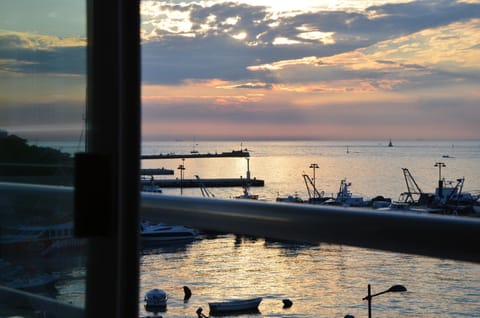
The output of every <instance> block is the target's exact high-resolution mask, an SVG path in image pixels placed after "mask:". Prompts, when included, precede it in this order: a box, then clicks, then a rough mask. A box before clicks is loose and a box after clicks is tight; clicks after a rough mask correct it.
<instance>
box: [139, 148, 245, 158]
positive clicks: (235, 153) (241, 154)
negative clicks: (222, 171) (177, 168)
mask: <svg viewBox="0 0 480 318" xmlns="http://www.w3.org/2000/svg"><path fill="white" fill-rule="evenodd" d="M246 157H250V153H249V152H248V151H247V150H246V149H245V150H232V151H229V152H220V153H217V152H215V153H210V152H208V153H198V152H193V153H189V154H176V153H173V152H172V153H166V154H162V153H161V154H157V155H142V156H141V157H140V158H141V159H187V158H246Z"/></svg>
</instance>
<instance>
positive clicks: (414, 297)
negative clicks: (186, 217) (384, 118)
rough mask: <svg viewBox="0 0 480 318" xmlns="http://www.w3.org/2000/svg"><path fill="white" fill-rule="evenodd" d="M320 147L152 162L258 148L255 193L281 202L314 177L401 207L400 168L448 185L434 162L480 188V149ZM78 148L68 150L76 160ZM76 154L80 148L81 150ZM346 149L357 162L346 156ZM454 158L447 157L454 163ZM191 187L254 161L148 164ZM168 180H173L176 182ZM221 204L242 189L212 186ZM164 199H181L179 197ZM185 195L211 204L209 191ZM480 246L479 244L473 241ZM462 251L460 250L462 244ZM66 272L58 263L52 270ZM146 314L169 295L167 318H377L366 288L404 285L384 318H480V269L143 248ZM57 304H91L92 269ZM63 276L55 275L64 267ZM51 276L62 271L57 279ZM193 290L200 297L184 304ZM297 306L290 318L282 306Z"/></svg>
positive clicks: (66, 283) (321, 252)
mask: <svg viewBox="0 0 480 318" xmlns="http://www.w3.org/2000/svg"><path fill="white" fill-rule="evenodd" d="M387 142H388V141H384V142H378V141H355V142H353V141H352V142H350V141H321V142H313V141H309V142H296V141H295V142H294V141H288V142H248V143H243V144H240V143H237V142H196V145H194V143H193V142H190V141H176V142H145V143H144V144H143V148H142V153H143V154H156V153H170V152H175V153H189V152H190V151H191V150H192V149H193V148H195V150H198V151H199V152H201V153H203V152H223V151H231V150H239V149H241V148H242V149H244V148H248V150H249V151H250V153H251V157H250V160H249V164H250V170H251V175H252V178H253V177H256V178H259V179H263V180H265V186H264V187H255V188H252V189H251V192H252V193H254V194H258V195H259V197H260V199H263V200H268V201H273V200H275V198H276V197H277V196H279V195H280V196H286V195H289V194H295V193H296V194H297V195H299V196H300V197H302V198H304V199H306V198H307V190H306V187H305V183H304V180H303V178H302V174H303V173H306V174H309V175H310V176H313V170H312V169H310V168H309V167H310V164H312V163H316V164H318V166H319V168H318V169H316V171H315V175H316V184H317V187H318V188H319V190H321V191H324V192H325V193H326V194H331V193H335V192H337V190H338V187H339V184H340V180H341V179H343V178H346V179H347V180H348V181H349V182H351V183H352V186H351V191H352V192H353V193H354V194H358V195H363V196H364V197H366V198H369V197H370V198H371V197H374V196H376V195H383V196H385V197H391V198H392V199H396V198H398V196H399V194H400V193H401V192H404V191H405V190H406V184H405V180H404V177H403V173H402V168H408V169H409V171H410V172H411V174H412V175H413V176H414V178H415V180H416V182H417V183H418V185H419V186H420V188H421V189H422V190H423V191H425V192H432V191H433V190H434V188H435V186H436V184H437V182H438V178H439V172H440V171H439V170H438V168H435V167H434V164H435V163H436V162H443V163H445V165H446V167H444V168H442V170H441V174H442V177H444V178H445V179H446V180H456V179H457V178H462V177H465V185H464V190H465V191H471V192H476V191H478V190H480V169H479V168H480V141H395V140H394V141H393V143H394V147H387V146H386V145H387ZM68 149H69V148H68V145H63V150H64V151H68ZM72 149H73V148H72ZM347 149H348V153H347ZM444 156H447V158H445V157H444ZM180 164H183V165H184V166H185V168H186V169H185V170H184V172H185V178H194V176H195V175H199V176H200V177H201V178H204V179H207V178H217V177H220V178H232V177H240V176H243V177H245V176H246V170H247V160H246V159H244V158H219V159H186V160H185V161H182V160H177V159H175V160H174V159H172V160H144V161H143V162H142V166H143V167H144V168H161V167H165V168H168V169H172V170H174V171H175V175H174V176H173V177H174V178H176V177H179V170H178V169H177V168H178V166H179V165H180ZM167 178H172V176H168V177H167ZM210 190H211V191H212V192H213V193H214V194H215V196H217V197H223V198H231V197H234V196H236V195H239V194H241V191H242V190H241V189H240V188H211V189H210ZM164 193H168V194H178V195H179V194H180V190H179V189H164ZM183 195H188V196H201V193H200V190H199V189H184V193H183ZM466 244H479V242H468V243H467V242H466ZM459 248H461V246H459ZM54 263H55V264H57V263H56V262H54ZM140 265H141V276H140V280H141V281H140V286H141V290H140V294H139V295H138V303H139V316H141V317H144V316H147V315H153V314H152V313H148V312H147V311H145V309H144V307H143V304H144V302H143V297H144V295H145V293H146V292H147V291H149V290H150V289H153V288H160V289H163V290H165V291H166V292H167V293H168V294H169V301H168V309H167V311H166V312H162V313H159V315H161V316H163V317H196V314H195V311H196V310H197V308H198V307H202V308H203V309H204V313H206V314H208V302H211V301H221V300H225V299H232V298H249V297H258V296H260V297H263V301H262V303H261V304H260V307H259V309H260V314H250V315H240V316H239V317H257V318H258V317H344V316H345V315H346V314H352V315H354V316H355V317H367V314H368V311H367V302H366V301H363V300H362V298H363V297H365V296H366V295H367V286H368V284H371V286H372V292H373V293H377V292H380V291H383V290H385V289H388V288H389V287H390V286H392V285H395V284H402V285H404V286H405V287H407V289H408V291H407V292H404V293H390V294H384V295H381V296H378V297H375V298H374V299H373V303H372V313H373V316H374V317H480V264H471V263H465V262H457V261H452V260H445V259H435V258H428V257H422V256H415V255H405V254H396V253H386V252H381V251H375V250H369V249H361V248H354V247H348V246H339V245H331V244H320V245H302V244H292V243H282V242H272V241H268V240H265V239H263V238H257V239H254V238H248V237H238V236H235V235H233V234H224V235H218V236H207V237H201V238H200V239H198V240H195V241H193V242H187V243H184V244H179V245H173V246H160V247H158V248H155V249H150V250H144V251H143V252H142V254H141V256H140ZM62 268H65V270H64V272H63V273H62V280H61V281H60V282H59V284H57V289H58V294H57V295H56V297H57V298H59V299H61V300H64V301H67V302H72V303H74V304H82V303H83V297H84V290H85V286H84V278H85V276H84V275H85V269H84V267H83V266H82V262H78V263H74V264H73V265H71V266H64V267H62ZM54 269H55V270H56V268H54ZM52 270H53V269H52ZM183 286H189V287H190V289H191V290H192V292H193V296H192V298H191V299H190V300H189V301H188V302H184V301H183V289H182V287H183ZM284 298H288V299H290V300H292V301H293V306H292V307H291V308H289V309H283V308H282V306H283V304H282V299H284Z"/></svg>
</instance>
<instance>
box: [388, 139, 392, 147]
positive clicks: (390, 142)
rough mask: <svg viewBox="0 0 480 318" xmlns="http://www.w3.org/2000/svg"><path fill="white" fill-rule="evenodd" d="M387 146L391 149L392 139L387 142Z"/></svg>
mask: <svg viewBox="0 0 480 318" xmlns="http://www.w3.org/2000/svg"><path fill="white" fill-rule="evenodd" d="M388 146H389V147H393V144H392V139H390V140H389V142H388Z"/></svg>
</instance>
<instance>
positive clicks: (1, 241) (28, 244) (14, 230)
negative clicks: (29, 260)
mask: <svg viewBox="0 0 480 318" xmlns="http://www.w3.org/2000/svg"><path fill="white" fill-rule="evenodd" d="M0 231H1V232H2V235H1V236H0V249H1V250H2V252H3V253H5V254H10V253H12V254H16V255H21V254H22V253H25V252H28V253H38V254H43V253H44V252H45V251H46V250H47V249H49V248H50V247H51V246H52V245H53V244H58V242H62V244H61V245H62V247H63V248H68V247H71V248H73V249H77V248H78V247H79V246H80V245H83V244H84V243H85V241H84V240H81V239H78V238H75V237H74V233H73V231H74V229H73V222H66V223H61V224H50V225H19V226H17V227H4V228H1V229H0Z"/></svg>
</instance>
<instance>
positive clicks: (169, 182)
mask: <svg viewBox="0 0 480 318" xmlns="http://www.w3.org/2000/svg"><path fill="white" fill-rule="evenodd" d="M245 181H246V180H245V179H244V178H214V179H202V180H201V183H202V184H203V185H204V186H205V187H207V188H226V187H242V186H243V185H244V184H245ZM142 183H143V184H153V185H156V186H159V187H160V188H180V186H181V187H183V188H199V187H200V182H199V181H198V180H197V179H183V180H180V179H154V180H146V181H142ZM264 185H265V182H264V181H263V180H260V179H256V178H253V179H251V180H250V187H263V186H264Z"/></svg>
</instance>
